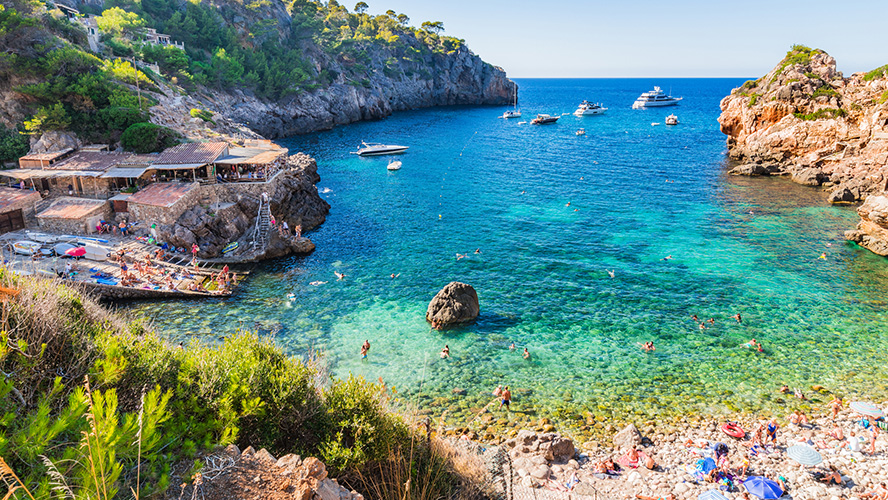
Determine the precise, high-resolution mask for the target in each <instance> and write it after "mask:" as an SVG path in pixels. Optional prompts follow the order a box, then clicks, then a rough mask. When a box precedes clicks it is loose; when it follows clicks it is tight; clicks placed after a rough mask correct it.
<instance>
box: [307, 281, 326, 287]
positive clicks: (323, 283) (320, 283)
mask: <svg viewBox="0 0 888 500" xmlns="http://www.w3.org/2000/svg"><path fill="white" fill-rule="evenodd" d="M326 284H327V282H326V281H312V282H311V283H309V285H311V286H318V285H326Z"/></svg>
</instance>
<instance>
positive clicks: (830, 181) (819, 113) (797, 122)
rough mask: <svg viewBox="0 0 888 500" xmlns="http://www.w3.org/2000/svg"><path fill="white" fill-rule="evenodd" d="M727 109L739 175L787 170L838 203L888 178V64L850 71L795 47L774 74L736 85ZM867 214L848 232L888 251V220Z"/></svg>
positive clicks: (724, 116) (725, 126) (724, 121)
mask: <svg viewBox="0 0 888 500" xmlns="http://www.w3.org/2000/svg"><path fill="white" fill-rule="evenodd" d="M721 110H722V113H721V116H720V117H719V119H718V121H719V123H720V124H721V131H722V132H723V133H725V134H726V135H727V136H728V140H727V145H728V155H729V157H730V158H731V160H734V161H736V162H737V166H735V167H734V168H733V169H732V170H731V173H733V174H739V175H785V176H788V177H790V178H791V179H792V180H793V181H794V182H797V183H799V184H804V185H808V186H814V187H819V188H821V189H823V190H824V191H825V192H826V193H827V199H828V201H829V202H831V203H855V202H860V201H863V200H865V199H867V198H868V197H870V196H872V195H880V194H881V193H883V192H884V191H885V189H886V185H888V74H886V67H882V68H878V69H876V70H873V71H870V72H868V73H855V74H853V75H851V76H850V77H845V76H843V75H842V73H841V72H839V71H837V70H836V61H835V59H834V58H833V57H832V56H830V55H829V54H827V53H826V52H823V51H822V50H818V49H810V48H807V47H803V46H794V47H793V49H792V50H791V51H790V52H789V53H788V54H787V55H786V57H785V58H784V59H783V60H782V61H781V62H780V63H779V64H778V65H777V66H775V67H774V69H773V70H771V71H770V72H769V73H768V74H767V75H765V76H763V77H761V78H759V79H758V80H750V81H747V82H746V83H745V84H743V86H741V87H739V88H736V89H734V91H733V92H731V95H729V96H727V97H725V98H724V99H723V100H722V102H721ZM877 212H878V211H877ZM877 212H876V213H877ZM859 213H860V215H861V219H862V220H861V223H860V224H859V225H858V227H857V229H856V230H854V231H849V232H848V233H847V234H846V236H847V237H848V239H850V240H852V241H855V242H857V243H859V244H861V245H862V246H864V247H866V248H868V249H870V250H872V251H874V252H876V253H879V254H880V255H888V240H886V239H885V235H888V226H883V225H881V224H880V223H879V220H874V219H870V218H868V217H869V214H870V213H873V212H872V210H870V209H863V207H861V211H860V212H859ZM877 219H878V218H877ZM882 222H883V223H884V222H885V221H882ZM877 229H878V230H877Z"/></svg>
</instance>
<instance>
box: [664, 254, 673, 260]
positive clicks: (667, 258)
mask: <svg viewBox="0 0 888 500" xmlns="http://www.w3.org/2000/svg"><path fill="white" fill-rule="evenodd" d="M671 258H672V256H671V255H667V256H666V257H663V260H669V259H671Z"/></svg>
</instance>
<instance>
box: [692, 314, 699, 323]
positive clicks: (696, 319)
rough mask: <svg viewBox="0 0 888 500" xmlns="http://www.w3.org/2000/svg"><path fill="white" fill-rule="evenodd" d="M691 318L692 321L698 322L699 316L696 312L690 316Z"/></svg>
mask: <svg viewBox="0 0 888 500" xmlns="http://www.w3.org/2000/svg"><path fill="white" fill-rule="evenodd" d="M691 319H692V320H694V323H699V322H700V318H698V317H697V315H696V314H695V315H693V316H691Z"/></svg>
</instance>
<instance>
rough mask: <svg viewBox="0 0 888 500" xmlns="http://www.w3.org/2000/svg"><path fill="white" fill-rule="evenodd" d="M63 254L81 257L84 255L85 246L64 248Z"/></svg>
mask: <svg viewBox="0 0 888 500" xmlns="http://www.w3.org/2000/svg"><path fill="white" fill-rule="evenodd" d="M65 255H70V256H71V257H83V256H84V255H86V248H84V247H74V248H69V249H67V250H65Z"/></svg>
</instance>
